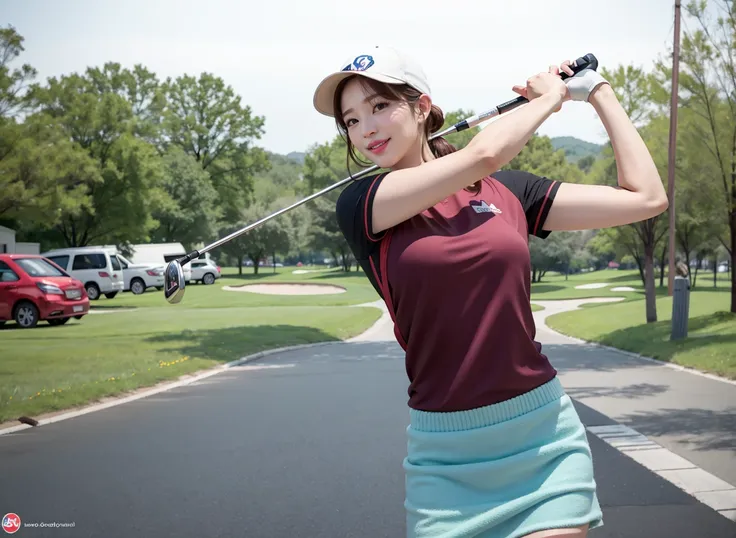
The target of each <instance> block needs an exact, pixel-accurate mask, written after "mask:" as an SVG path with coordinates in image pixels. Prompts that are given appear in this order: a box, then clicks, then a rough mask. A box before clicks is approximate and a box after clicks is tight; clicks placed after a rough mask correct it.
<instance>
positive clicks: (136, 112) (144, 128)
mask: <svg viewBox="0 0 736 538" xmlns="http://www.w3.org/2000/svg"><path fill="white" fill-rule="evenodd" d="M87 76H88V77H89V79H90V81H91V83H92V85H93V86H94V87H95V89H96V91H97V92H98V93H110V94H115V95H118V96H120V97H121V98H123V99H125V100H126V101H127V102H128V103H129V104H130V109H131V112H132V114H133V126H132V132H133V133H134V134H135V135H136V136H137V137H140V138H142V139H144V140H145V141H146V142H150V143H156V142H160V135H161V133H160V128H161V120H162V115H163V111H164V108H165V106H166V96H165V94H164V92H163V88H162V87H161V83H160V81H159V80H158V77H157V76H156V74H155V73H153V72H151V71H149V70H148V69H147V68H146V67H144V66H142V65H140V64H137V65H135V66H134V67H133V70H132V71H131V70H130V69H125V68H123V67H122V66H121V65H120V64H119V63H116V62H107V63H105V64H104V65H103V67H102V68H97V67H90V68H89V69H87Z"/></svg>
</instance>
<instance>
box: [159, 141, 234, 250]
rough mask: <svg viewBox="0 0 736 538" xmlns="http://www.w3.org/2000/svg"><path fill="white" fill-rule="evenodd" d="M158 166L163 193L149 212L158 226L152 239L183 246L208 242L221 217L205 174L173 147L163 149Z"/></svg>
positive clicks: (187, 156) (214, 193)
mask: <svg viewBox="0 0 736 538" xmlns="http://www.w3.org/2000/svg"><path fill="white" fill-rule="evenodd" d="M162 166H163V171H162V176H163V178H162V185H161V186H162V189H163V190H164V191H165V193H166V194H167V196H166V197H165V198H163V199H162V202H161V204H160V205H159V206H158V207H157V208H156V209H154V211H153V215H152V216H153V218H154V219H156V221H157V222H158V223H159V225H158V227H157V228H156V229H155V230H154V231H153V232H152V234H151V238H152V240H153V241H159V242H164V243H166V242H171V241H176V242H181V243H184V244H187V245H194V244H197V243H200V242H209V241H210V240H211V239H213V238H214V236H216V235H217V232H218V230H219V226H220V218H221V216H222V211H221V210H220V209H219V208H218V206H217V191H216V190H215V188H214V187H213V186H212V183H211V182H210V177H209V174H208V173H207V171H206V170H203V169H202V167H201V166H200V165H199V163H197V162H196V161H195V160H194V158H193V157H192V156H191V155H187V154H186V153H184V152H183V151H182V150H181V149H180V148H178V147H176V146H172V147H170V148H169V149H168V150H167V152H166V154H165V155H164V156H163V158H162Z"/></svg>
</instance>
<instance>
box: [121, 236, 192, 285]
mask: <svg viewBox="0 0 736 538" xmlns="http://www.w3.org/2000/svg"><path fill="white" fill-rule="evenodd" d="M130 249H131V253H130V256H129V257H128V258H129V259H130V260H132V261H133V263H138V264H145V263H150V264H156V265H164V266H167V265H168V264H169V262H172V261H174V260H176V259H178V258H182V257H184V256H185V255H186V254H187V251H186V250H185V249H184V245H182V244H181V243H147V244H139V245H138V244H137V245H130ZM182 270H183V272H184V281H185V282H186V283H187V284H188V283H189V282H190V281H191V280H192V269H191V267H190V266H189V264H188V263H187V264H186V265H184V266H183V267H182Z"/></svg>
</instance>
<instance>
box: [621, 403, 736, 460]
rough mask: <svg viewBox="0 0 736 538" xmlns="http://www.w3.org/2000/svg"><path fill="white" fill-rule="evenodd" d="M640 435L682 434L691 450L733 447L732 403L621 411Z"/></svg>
mask: <svg viewBox="0 0 736 538" xmlns="http://www.w3.org/2000/svg"><path fill="white" fill-rule="evenodd" d="M622 418H623V422H627V423H629V422H631V423H635V424H636V429H637V431H639V432H641V433H643V434H644V435H650V436H660V435H662V436H664V435H677V436H684V438H683V441H686V442H687V443H688V444H690V445H691V447H692V448H693V449H694V450H724V449H725V450H728V449H732V450H736V407H730V408H728V409H726V410H721V411H718V412H715V411H711V410H708V409H699V408H696V407H690V408H688V409H660V410H659V411H652V412H648V413H632V414H628V415H624V416H623V417H622Z"/></svg>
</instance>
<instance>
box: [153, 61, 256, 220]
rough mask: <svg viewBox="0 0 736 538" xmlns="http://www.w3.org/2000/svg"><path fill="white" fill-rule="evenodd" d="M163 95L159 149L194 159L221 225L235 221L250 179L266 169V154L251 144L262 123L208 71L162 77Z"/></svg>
mask: <svg viewBox="0 0 736 538" xmlns="http://www.w3.org/2000/svg"><path fill="white" fill-rule="evenodd" d="M163 91H164V92H165V95H166V108H165V110H164V114H163V143H164V145H165V146H166V147H167V146H168V145H176V146H178V147H179V148H181V149H182V150H183V151H185V152H186V153H187V154H189V155H191V156H193V157H194V158H195V159H196V161H197V162H198V163H199V164H200V166H201V167H202V169H203V170H206V171H207V172H208V173H209V176H210V178H211V181H212V185H213V186H214V188H215V190H216V191H217V193H218V200H217V205H218V206H219V207H220V208H221V209H222V210H223V218H224V219H225V221H226V222H233V221H234V220H237V219H238V218H239V217H240V210H241V208H243V207H245V206H247V205H248V203H249V202H250V199H251V195H252V189H253V175H254V174H256V173H258V172H260V171H263V170H265V169H267V167H268V158H267V156H266V153H265V152H264V151H263V150H262V149H260V148H257V147H255V146H253V143H254V141H255V140H257V139H259V138H260V137H261V135H262V134H263V125H264V122H265V119H264V118H263V117H261V116H255V115H253V113H252V110H251V108H250V107H249V106H243V105H242V104H241V102H240V96H238V95H236V94H235V92H234V91H233V89H232V87H230V86H227V85H225V82H224V81H223V80H222V79H221V78H219V77H216V76H214V75H212V74H210V73H202V74H201V75H200V76H199V78H195V77H193V76H190V75H182V76H180V77H177V78H176V79H174V80H172V79H171V78H168V79H167V80H166V82H165V83H164V84H163Z"/></svg>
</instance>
